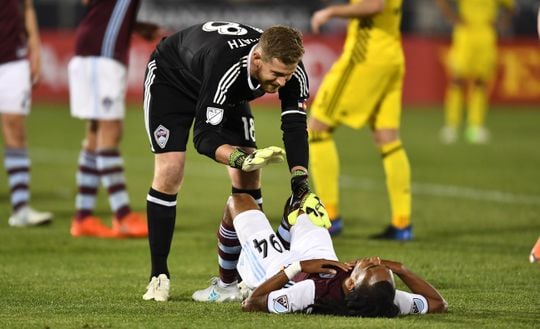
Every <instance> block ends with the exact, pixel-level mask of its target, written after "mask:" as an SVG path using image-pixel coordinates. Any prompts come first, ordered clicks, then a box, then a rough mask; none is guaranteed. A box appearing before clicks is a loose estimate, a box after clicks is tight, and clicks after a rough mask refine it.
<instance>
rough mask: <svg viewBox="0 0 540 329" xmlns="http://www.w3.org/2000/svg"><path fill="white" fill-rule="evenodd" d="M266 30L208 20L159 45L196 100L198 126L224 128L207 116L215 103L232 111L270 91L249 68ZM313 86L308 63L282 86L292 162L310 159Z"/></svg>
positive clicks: (170, 70)
mask: <svg viewBox="0 0 540 329" xmlns="http://www.w3.org/2000/svg"><path fill="white" fill-rule="evenodd" d="M261 33H262V30H260V29H257V28H254V27H251V26H247V25H243V24H239V23H232V22H207V23H203V24H199V25H195V26H192V27H190V28H187V29H185V30H182V31H179V32H177V33H175V34H172V35H170V36H168V37H167V38H165V39H164V40H162V41H161V43H160V44H159V45H158V46H157V49H156V53H155V59H156V62H157V65H158V66H159V67H160V69H163V71H162V72H163V74H164V76H165V77H166V79H167V80H168V81H169V82H170V83H171V84H172V85H173V86H175V87H176V88H177V89H178V90H180V91H181V92H182V93H184V94H185V95H186V96H188V97H189V98H191V99H193V100H194V101H195V102H196V118H195V129H218V128H217V127H215V126H212V125H209V124H204V122H202V121H204V119H205V118H206V117H207V111H209V109H216V108H217V109H222V110H224V111H228V110H229V111H230V110H232V109H234V108H235V107H236V106H238V105H239V104H242V103H245V102H249V101H251V100H253V99H255V98H258V97H261V96H262V95H264V91H263V90H262V89H261V88H260V87H259V84H258V82H257V81H256V80H255V79H253V78H250V77H249V74H248V62H249V56H250V53H251V51H252V49H253V47H254V46H255V45H256V44H257V42H258V40H259V37H260V35H261ZM308 90H309V85H308V77H307V74H306V72H305V69H304V65H303V63H299V65H298V67H297V69H296V71H295V72H294V74H293V76H292V77H291V79H290V80H289V81H288V82H287V83H286V84H285V86H283V87H282V88H280V89H279V90H278V93H279V99H280V101H281V130H282V132H283V142H284V145H285V150H286V152H287V161H288V164H289V168H292V167H294V166H298V165H299V166H304V167H306V168H307V165H308V157H309V155H308V143H307V128H306V111H305V101H306V99H307V98H308V96H309V93H308Z"/></svg>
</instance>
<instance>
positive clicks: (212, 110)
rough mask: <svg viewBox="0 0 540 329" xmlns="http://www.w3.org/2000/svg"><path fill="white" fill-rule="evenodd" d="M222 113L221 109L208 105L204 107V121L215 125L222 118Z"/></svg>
mask: <svg viewBox="0 0 540 329" xmlns="http://www.w3.org/2000/svg"><path fill="white" fill-rule="evenodd" d="M223 113H224V111H223V109H220V108H217V107H210V106H208V107H207V108H206V123H209V124H211V125H214V126H217V125H218V124H220V123H221V120H223Z"/></svg>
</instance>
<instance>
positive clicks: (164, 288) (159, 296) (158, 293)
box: [142, 274, 171, 302]
mask: <svg viewBox="0 0 540 329" xmlns="http://www.w3.org/2000/svg"><path fill="white" fill-rule="evenodd" d="M170 289H171V280H169V278H168V277H167V276H166V275H165V274H160V275H158V276H157V277H155V276H153V277H152V280H150V283H148V286H146V293H145V294H144V295H143V297H142V298H143V299H144V300H155V301H156V302H166V301H167V300H169V290H170Z"/></svg>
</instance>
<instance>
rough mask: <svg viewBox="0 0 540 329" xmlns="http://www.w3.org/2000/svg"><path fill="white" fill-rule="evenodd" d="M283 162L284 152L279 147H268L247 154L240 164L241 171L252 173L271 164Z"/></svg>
mask: <svg viewBox="0 0 540 329" xmlns="http://www.w3.org/2000/svg"><path fill="white" fill-rule="evenodd" d="M283 161H285V151H284V150H283V149H282V148H281V147H277V146H269V147H265V148H263V149H260V150H255V152H253V153H251V154H249V155H248V156H247V157H246V159H245V160H244V161H243V162H242V170H243V171H254V170H257V169H259V168H262V167H264V166H266V165H267V164H271V163H281V162H283Z"/></svg>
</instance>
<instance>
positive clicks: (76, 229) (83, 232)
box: [70, 216, 116, 238]
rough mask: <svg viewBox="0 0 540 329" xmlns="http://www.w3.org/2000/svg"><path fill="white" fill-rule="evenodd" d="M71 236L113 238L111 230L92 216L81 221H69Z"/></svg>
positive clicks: (114, 235)
mask: <svg viewBox="0 0 540 329" xmlns="http://www.w3.org/2000/svg"><path fill="white" fill-rule="evenodd" d="M70 233H71V236H73V237H81V236H93V237H96V238H115V237H116V234H114V232H113V230H112V229H110V228H109V227H107V226H105V225H104V224H103V223H102V222H101V220H100V219H99V218H97V217H94V216H86V217H84V218H83V219H82V220H77V219H75V218H73V219H72V220H71V229H70Z"/></svg>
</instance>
